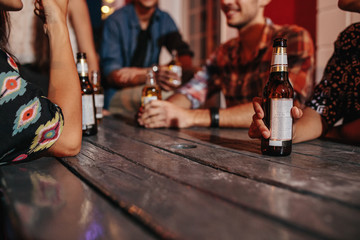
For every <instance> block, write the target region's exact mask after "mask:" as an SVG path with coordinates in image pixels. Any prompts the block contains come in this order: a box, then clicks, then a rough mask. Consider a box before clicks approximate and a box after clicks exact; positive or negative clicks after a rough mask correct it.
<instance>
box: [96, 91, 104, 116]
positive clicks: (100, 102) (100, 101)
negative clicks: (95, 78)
mask: <svg viewBox="0 0 360 240" xmlns="http://www.w3.org/2000/svg"><path fill="white" fill-rule="evenodd" d="M103 107H104V94H95V108H96V118H102V117H103V114H102V110H103Z"/></svg>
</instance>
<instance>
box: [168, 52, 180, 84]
mask: <svg viewBox="0 0 360 240" xmlns="http://www.w3.org/2000/svg"><path fill="white" fill-rule="evenodd" d="M169 70H170V71H172V72H174V73H176V74H177V78H170V79H169V85H170V86H172V87H178V86H180V85H181V77H182V67H181V63H180V61H179V59H178V55H177V51H176V50H175V49H174V50H172V51H171V61H170V63H169Z"/></svg>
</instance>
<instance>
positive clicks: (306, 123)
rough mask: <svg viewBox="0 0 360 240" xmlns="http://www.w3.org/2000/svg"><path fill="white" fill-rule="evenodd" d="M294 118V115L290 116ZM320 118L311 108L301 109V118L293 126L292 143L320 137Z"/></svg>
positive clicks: (321, 128)
mask: <svg viewBox="0 0 360 240" xmlns="http://www.w3.org/2000/svg"><path fill="white" fill-rule="evenodd" d="M292 115H293V116H294V114H292ZM295 115H296V114H295ZM322 130H323V126H322V122H321V116H320V114H318V113H317V112H316V111H315V110H313V109H312V108H309V107H306V108H305V109H303V116H302V117H301V118H300V119H299V120H296V121H295V123H294V126H293V142H294V143H297V142H304V141H308V140H312V139H315V138H318V137H320V136H321V134H322Z"/></svg>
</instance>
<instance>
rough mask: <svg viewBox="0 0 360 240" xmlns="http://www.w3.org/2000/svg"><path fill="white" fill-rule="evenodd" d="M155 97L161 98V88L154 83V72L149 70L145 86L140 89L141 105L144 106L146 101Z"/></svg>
mask: <svg viewBox="0 0 360 240" xmlns="http://www.w3.org/2000/svg"><path fill="white" fill-rule="evenodd" d="M156 99H157V100H161V89H160V87H159V86H158V85H157V84H156V80H155V77H154V72H153V71H152V70H149V71H148V72H147V75H146V83H145V87H144V88H143V91H142V97H141V106H142V107H144V106H145V105H146V104H147V103H149V102H151V101H152V100H156Z"/></svg>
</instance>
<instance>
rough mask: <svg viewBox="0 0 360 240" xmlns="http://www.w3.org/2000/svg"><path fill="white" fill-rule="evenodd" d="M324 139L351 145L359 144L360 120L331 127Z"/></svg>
mask: <svg viewBox="0 0 360 240" xmlns="http://www.w3.org/2000/svg"><path fill="white" fill-rule="evenodd" d="M325 137H326V138H328V139H332V140H338V141H342V142H346V143H351V144H359V143H360V119H357V120H355V121H353V122H350V123H347V124H344V125H340V126H338V127H333V128H331V129H330V130H329V132H328V133H327V134H326V135H325Z"/></svg>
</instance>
